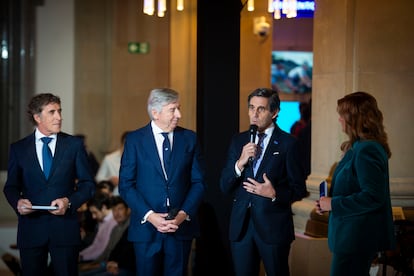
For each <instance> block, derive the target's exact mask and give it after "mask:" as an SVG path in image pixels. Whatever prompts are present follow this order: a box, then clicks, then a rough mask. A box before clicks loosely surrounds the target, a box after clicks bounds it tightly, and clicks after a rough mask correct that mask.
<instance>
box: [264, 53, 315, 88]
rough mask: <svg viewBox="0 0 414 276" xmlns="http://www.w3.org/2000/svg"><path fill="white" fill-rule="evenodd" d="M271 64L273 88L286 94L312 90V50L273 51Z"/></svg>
mask: <svg viewBox="0 0 414 276" xmlns="http://www.w3.org/2000/svg"><path fill="white" fill-rule="evenodd" d="M271 66H272V67H271V79H272V87H273V88H274V89H277V90H278V91H279V92H281V93H288V94H306V93H310V92H312V67H313V53H312V52H299V51H273V52H272V65H271Z"/></svg>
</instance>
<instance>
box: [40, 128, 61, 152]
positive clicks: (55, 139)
mask: <svg viewBox="0 0 414 276" xmlns="http://www.w3.org/2000/svg"><path fill="white" fill-rule="evenodd" d="M43 137H46V135H44V134H43V133H41V132H40V131H39V129H38V128H36V131H35V142H36V152H37V154H38V155H39V154H40V155H42V147H43V142H42V140H40V139H41V138H43ZM47 137H50V138H53V139H52V141H50V143H49V148H50V150H51V151H52V155H53V156H55V149H56V141H57V134H52V135H50V136H47Z"/></svg>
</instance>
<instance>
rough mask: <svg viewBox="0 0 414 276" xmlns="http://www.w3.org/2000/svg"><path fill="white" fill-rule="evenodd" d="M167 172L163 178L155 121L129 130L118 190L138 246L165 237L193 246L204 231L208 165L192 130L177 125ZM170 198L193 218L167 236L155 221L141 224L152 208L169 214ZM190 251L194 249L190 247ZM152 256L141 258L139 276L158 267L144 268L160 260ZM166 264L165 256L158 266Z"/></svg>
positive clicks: (183, 261)
mask: <svg viewBox="0 0 414 276" xmlns="http://www.w3.org/2000/svg"><path fill="white" fill-rule="evenodd" d="M167 174H168V180H166V179H165V177H164V173H163V169H162V165H161V161H160V158H159V155H158V152H157V146H156V142H155V138H154V134H153V131H152V127H151V124H148V125H146V126H145V127H143V128H141V129H138V130H135V131H132V132H130V133H129V134H128V135H127V138H126V141H125V146H124V153H123V155H122V159H121V169H120V182H119V191H120V194H121V196H122V198H123V199H124V200H125V201H126V202H127V204H128V206H129V207H130V208H131V223H130V226H129V235H128V238H129V240H130V241H132V242H134V243H135V249H136V250H137V246H138V247H140V246H141V245H143V244H151V243H160V244H162V243H163V242H164V241H166V242H167V243H168V244H170V245H171V244H172V246H173V247H174V246H175V241H185V242H186V244H187V245H188V246H191V240H192V239H193V238H194V237H195V236H197V235H198V233H199V225H198V221H197V210H198V207H199V205H200V203H201V202H202V199H203V195H204V190H205V187H204V169H203V165H202V159H201V152H200V147H199V145H198V143H197V137H196V134H195V133H194V132H193V131H191V130H187V129H184V128H181V127H177V128H175V130H174V139H173V146H172V153H171V165H170V169H169V171H168V172H167ZM167 197H168V198H169V199H170V206H171V208H178V209H180V210H183V211H185V212H186V213H187V215H188V216H189V218H190V220H186V221H184V222H183V223H182V224H181V225H180V226H179V229H178V230H177V231H176V232H175V233H171V234H162V233H160V232H159V231H157V229H156V228H155V227H154V226H153V225H152V224H151V223H149V222H145V223H142V221H141V220H142V219H143V218H144V216H145V215H146V214H147V212H148V211H150V210H153V211H154V212H156V213H166V212H168V207H167V206H166V199H167ZM169 241H170V242H171V243H169ZM187 245H186V246H185V247H187ZM187 249H188V250H190V247H188V248H187ZM187 249H186V250H187ZM173 251H174V249H173ZM150 254H151V253H150V252H149V253H148V255H146V256H137V273H138V275H154V274H152V273H155V272H154V271H151V270H147V268H145V267H144V264H145V265H147V264H149V263H150V262H151V263H152V262H153V261H154V259H155V257H154V258H153V256H151V255H150ZM176 255H177V256H174V257H177V258H178V255H180V253H178V248H177V254H176ZM187 256H188V255H187ZM187 256H186V255H185V254H183V256H181V257H180V258H178V259H179V262H180V263H176V264H175V266H177V267H182V266H183V265H184V266H185V265H186V263H187V260H188V257H187ZM166 257H169V258H171V259H172V258H173V256H166ZM144 258H148V259H144ZM164 265H165V263H164V262H163V260H162V259H160V260H159V263H158V265H155V266H156V267H158V268H160V267H164ZM164 269H167V268H165V267H164ZM164 272H166V271H164ZM170 272H171V271H170ZM171 275H173V272H171Z"/></svg>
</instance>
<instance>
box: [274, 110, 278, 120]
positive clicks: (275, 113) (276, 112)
mask: <svg viewBox="0 0 414 276" xmlns="http://www.w3.org/2000/svg"><path fill="white" fill-rule="evenodd" d="M278 114H279V109H278V110H276V111H275V112H273V115H272V119H273V120H274V119H276V117H277V115H278Z"/></svg>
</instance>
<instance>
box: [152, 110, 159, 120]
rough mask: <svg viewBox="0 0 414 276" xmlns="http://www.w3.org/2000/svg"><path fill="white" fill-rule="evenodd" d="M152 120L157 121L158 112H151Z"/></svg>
mask: <svg viewBox="0 0 414 276" xmlns="http://www.w3.org/2000/svg"><path fill="white" fill-rule="evenodd" d="M151 114H152V118H154V121H155V120H158V112H157V111H156V110H155V109H152V110H151Z"/></svg>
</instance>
